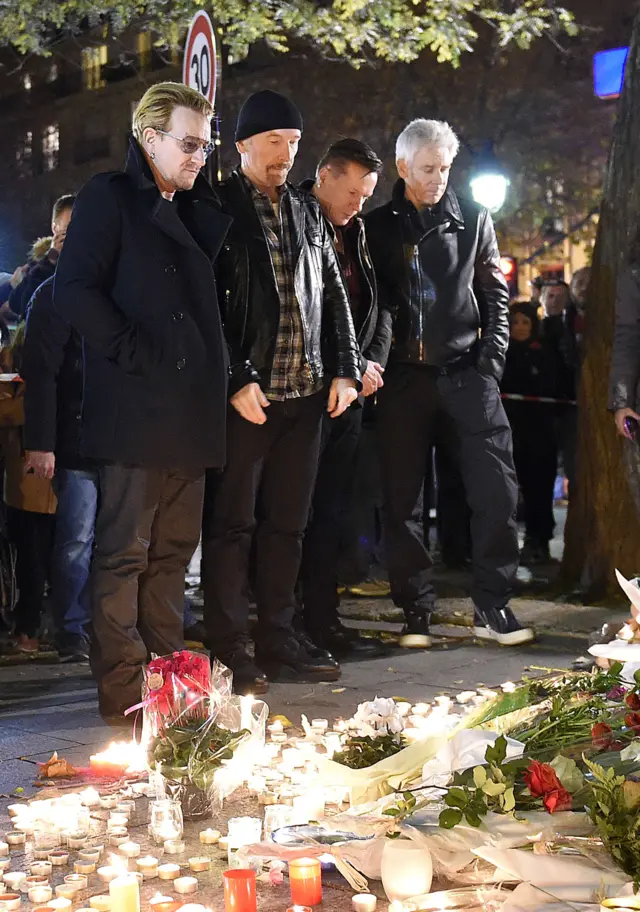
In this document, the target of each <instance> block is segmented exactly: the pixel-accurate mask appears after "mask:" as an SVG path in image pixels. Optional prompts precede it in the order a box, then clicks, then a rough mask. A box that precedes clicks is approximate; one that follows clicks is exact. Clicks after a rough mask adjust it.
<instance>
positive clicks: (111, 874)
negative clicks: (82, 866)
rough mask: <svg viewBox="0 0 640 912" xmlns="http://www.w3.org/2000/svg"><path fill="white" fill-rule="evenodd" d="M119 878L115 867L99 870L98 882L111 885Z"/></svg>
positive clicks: (107, 866) (109, 866)
mask: <svg viewBox="0 0 640 912" xmlns="http://www.w3.org/2000/svg"><path fill="white" fill-rule="evenodd" d="M117 876H118V872H117V871H116V869H115V868H114V867H113V865H105V866H104V867H102V868H98V880H101V881H102V883H111V881H112V880H115V879H116V877H117Z"/></svg>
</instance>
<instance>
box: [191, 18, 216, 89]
mask: <svg viewBox="0 0 640 912" xmlns="http://www.w3.org/2000/svg"><path fill="white" fill-rule="evenodd" d="M217 75H218V60H217V54H216V39H215V35H214V32H213V26H212V24H211V20H210V19H209V17H208V16H207V14H206V13H205V12H204V11H203V10H200V12H198V13H196V15H195V16H194V18H193V20H192V22H191V25H190V26H189V33H188V35H187V40H186V43H185V46H184V61H183V64H182V81H183V82H184V83H185V85H188V86H189V87H190V88H192V89H196V91H198V92H200V93H201V94H202V95H204V97H205V98H206V99H208V100H209V102H210V103H211V104H212V105H213V104H214V102H215V98H216V82H217Z"/></svg>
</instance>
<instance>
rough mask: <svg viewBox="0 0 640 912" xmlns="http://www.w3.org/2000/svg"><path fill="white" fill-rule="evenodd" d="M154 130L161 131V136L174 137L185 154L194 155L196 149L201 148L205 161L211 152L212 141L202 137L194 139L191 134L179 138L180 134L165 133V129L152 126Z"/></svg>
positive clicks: (212, 147)
mask: <svg viewBox="0 0 640 912" xmlns="http://www.w3.org/2000/svg"><path fill="white" fill-rule="evenodd" d="M154 130H155V131H156V133H161V134H162V135H163V136H169V137H170V138H171V139H175V141H176V142H177V143H178V145H179V146H180V148H181V149H182V151H183V152H184V154H185V155H195V153H196V152H197V151H198V149H202V152H203V154H204V157H205V161H206V159H207V158H209V156H210V155H211V153H212V152H213V149H214V146H213V143H212V142H206V141H205V140H204V139H195V138H193V137H191V136H185V137H184V138H181V137H180V136H174V135H173V133H167V131H166V130H159V129H158V128H157V127H154Z"/></svg>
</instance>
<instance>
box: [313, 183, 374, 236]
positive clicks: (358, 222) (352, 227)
mask: <svg viewBox="0 0 640 912" xmlns="http://www.w3.org/2000/svg"><path fill="white" fill-rule="evenodd" d="M315 184H316V182H315V181H314V179H313V178H312V177H308V178H307V179H306V180H303V181H301V182H300V183H299V184H298V190H302V191H304V193H309V194H311V196H313V197H314V199H317V197H316V196H315V194H314V193H313V188H314V187H315ZM318 205H320V201H319V200H318ZM320 210H321V211H322V206H320ZM322 217H323V219H324V223H325V225H326V226H327V230H328V232H329V237H330V238H331V240H332V241H333V242H334V243H335V240H336V234H337V228H336V227H335V225H334V224H333V222H330V221H329V219H328V218H327V217H326V215H325V214H324V212H322ZM344 228H345V229H346V230H347V231H357V232H358V235H359V236H361V235H362V232H363V230H364V222H363V220H362V219H361V218H360V216H359V215H354V217H353V218H352V219H351V221H350V222H349V223H348V224H347V225H345V226H344Z"/></svg>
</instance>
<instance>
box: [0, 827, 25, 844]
mask: <svg viewBox="0 0 640 912" xmlns="http://www.w3.org/2000/svg"><path fill="white" fill-rule="evenodd" d="M5 839H6V840H7V843H8V844H9V845H10V846H12V847H14V848H15V846H23V845H24V844H25V842H26V841H27V837H26V835H25V833H22V832H20V831H19V830H17V831H16V832H15V833H7V835H6V836H5Z"/></svg>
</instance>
